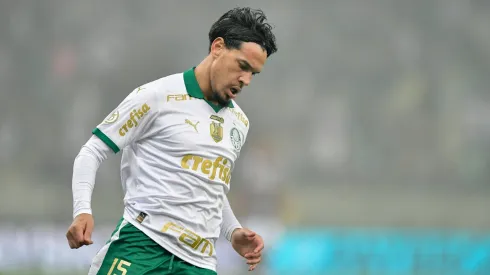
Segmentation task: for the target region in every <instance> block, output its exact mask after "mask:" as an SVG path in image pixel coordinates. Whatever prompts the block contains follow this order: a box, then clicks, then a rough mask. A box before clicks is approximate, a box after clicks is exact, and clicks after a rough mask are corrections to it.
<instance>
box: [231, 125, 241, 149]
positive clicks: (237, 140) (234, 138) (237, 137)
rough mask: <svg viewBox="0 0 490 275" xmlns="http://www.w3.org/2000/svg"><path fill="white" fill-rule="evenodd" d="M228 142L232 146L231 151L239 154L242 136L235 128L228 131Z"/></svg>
mask: <svg viewBox="0 0 490 275" xmlns="http://www.w3.org/2000/svg"><path fill="white" fill-rule="evenodd" d="M230 140H231V145H233V149H235V151H236V152H240V150H241V149H242V135H241V134H240V131H238V129H237V128H235V127H233V128H232V129H231V131H230Z"/></svg>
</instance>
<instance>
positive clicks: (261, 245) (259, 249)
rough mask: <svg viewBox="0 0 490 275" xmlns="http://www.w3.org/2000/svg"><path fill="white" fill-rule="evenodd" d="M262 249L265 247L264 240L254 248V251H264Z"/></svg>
mask: <svg viewBox="0 0 490 275" xmlns="http://www.w3.org/2000/svg"><path fill="white" fill-rule="evenodd" d="M262 249H264V242H262V241H261V242H260V243H259V245H258V246H257V247H256V248H255V249H254V252H255V253H259V252H260V251H262Z"/></svg>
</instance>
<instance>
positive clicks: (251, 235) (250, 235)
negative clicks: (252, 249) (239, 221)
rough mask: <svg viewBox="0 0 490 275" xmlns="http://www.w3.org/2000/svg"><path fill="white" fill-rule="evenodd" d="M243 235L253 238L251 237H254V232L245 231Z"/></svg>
mask: <svg viewBox="0 0 490 275" xmlns="http://www.w3.org/2000/svg"><path fill="white" fill-rule="evenodd" d="M245 237H247V238H249V239H250V238H253V237H255V232H253V231H245Z"/></svg>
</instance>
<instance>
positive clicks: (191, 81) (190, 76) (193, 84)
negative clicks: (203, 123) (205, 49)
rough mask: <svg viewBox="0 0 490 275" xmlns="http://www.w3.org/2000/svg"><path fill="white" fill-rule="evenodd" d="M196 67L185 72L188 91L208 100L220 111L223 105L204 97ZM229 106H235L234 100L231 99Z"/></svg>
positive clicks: (196, 96)
mask: <svg viewBox="0 0 490 275" xmlns="http://www.w3.org/2000/svg"><path fill="white" fill-rule="evenodd" d="M195 68H196V67H193V68H191V69H189V70H187V71H185V72H184V83H185V88H186V89H187V93H188V94H189V95H190V96H192V97H195V98H200V99H204V101H206V102H207V103H208V104H209V106H211V107H212V108H213V109H214V111H215V112H219V110H221V106H219V105H216V104H214V103H212V102H211V101H208V100H206V99H205V98H204V94H203V93H202V91H201V88H200V87H199V84H198V83H197V79H196V74H195V73H194V69H195ZM227 107H229V108H234V106H233V102H231V100H230V103H228V106H227Z"/></svg>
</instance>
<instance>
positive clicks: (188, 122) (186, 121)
mask: <svg viewBox="0 0 490 275" xmlns="http://www.w3.org/2000/svg"><path fill="white" fill-rule="evenodd" d="M185 123H187V124H189V125H190V126H192V127H193V128H194V130H196V132H197V133H199V131H198V130H197V124H199V121H198V122H196V124H193V123H192V122H191V121H190V120H188V119H185Z"/></svg>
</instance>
